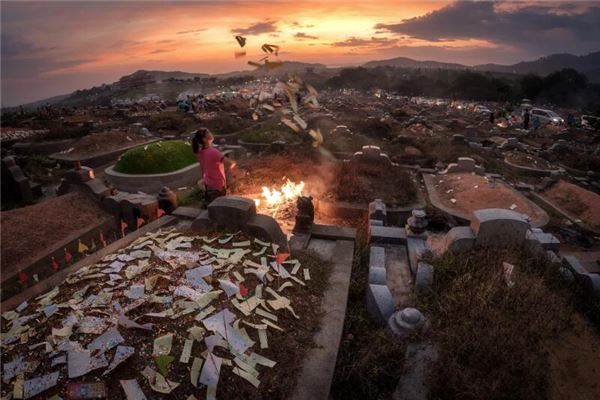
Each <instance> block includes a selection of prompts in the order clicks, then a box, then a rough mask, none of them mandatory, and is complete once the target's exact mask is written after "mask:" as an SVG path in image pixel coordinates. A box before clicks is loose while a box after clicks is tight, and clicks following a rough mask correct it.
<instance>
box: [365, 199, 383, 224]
mask: <svg viewBox="0 0 600 400" xmlns="http://www.w3.org/2000/svg"><path fill="white" fill-rule="evenodd" d="M386 218H387V211H386V207H385V203H384V202H383V200H381V199H375V201H372V202H370V203H369V219H370V220H377V221H381V222H382V223H383V224H385V222H386Z"/></svg>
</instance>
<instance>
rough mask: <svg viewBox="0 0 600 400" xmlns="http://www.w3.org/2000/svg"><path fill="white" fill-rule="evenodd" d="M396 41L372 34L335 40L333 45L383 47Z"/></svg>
mask: <svg viewBox="0 0 600 400" xmlns="http://www.w3.org/2000/svg"><path fill="white" fill-rule="evenodd" d="M395 42H396V41H395V40H392V39H389V38H386V37H383V38H376V37H374V36H372V37H371V38H358V37H355V36H352V37H349V38H348V39H346V40H344V41H341V42H333V43H331V46H332V47H382V46H390V45H392V44H394V43H395Z"/></svg>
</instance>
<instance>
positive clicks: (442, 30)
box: [374, 1, 600, 53]
mask: <svg viewBox="0 0 600 400" xmlns="http://www.w3.org/2000/svg"><path fill="white" fill-rule="evenodd" d="M500 5H503V4H500ZM565 6H566V4H560V5H559V4H555V5H553V4H547V5H531V6H520V5H519V6H518V7H512V8H509V9H505V8H503V7H499V5H498V4H497V3H494V2H487V1H481V2H464V1H459V2H456V3H453V4H451V5H449V6H446V7H444V8H442V9H440V10H437V11H433V12H431V13H428V14H425V15H423V16H421V17H416V18H411V19H405V20H403V21H402V22H400V23H396V24H376V25H375V27H374V28H375V29H378V30H386V31H388V32H391V33H395V34H404V35H408V36H411V37H413V38H418V39H423V40H429V41H442V40H459V39H484V40H488V41H490V42H493V43H496V44H502V45H508V46H514V47H520V48H522V49H530V50H531V49H540V50H541V51H540V52H541V53H545V52H547V51H550V52H554V53H557V52H561V51H593V50H594V49H596V50H597V48H598V47H600V7H597V6H593V5H591V6H587V7H585V9H583V10H580V11H578V12H577V13H564V12H562V13H561V12H559V11H560V10H562V11H564V10H565V9H566V8H565Z"/></svg>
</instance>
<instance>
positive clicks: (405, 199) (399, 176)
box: [327, 162, 417, 206]
mask: <svg viewBox="0 0 600 400" xmlns="http://www.w3.org/2000/svg"><path fill="white" fill-rule="evenodd" d="M335 172H336V174H335V180H334V183H333V185H332V187H331V191H330V192H329V193H328V194H327V197H329V198H332V199H334V200H337V201H346V202H350V203H358V204H368V203H370V202H372V201H373V200H375V199H382V200H383V201H384V202H385V203H386V204H389V205H395V206H404V205H407V204H410V203H412V202H413V201H414V200H415V199H416V196H417V189H416V185H415V183H414V181H413V177H412V176H411V175H409V174H408V173H407V172H406V171H405V170H403V169H400V168H394V167H391V166H389V165H385V164H379V165H376V164H370V163H369V164H367V163H358V164H355V163H349V162H345V163H340V164H339V165H337V166H336V170H335Z"/></svg>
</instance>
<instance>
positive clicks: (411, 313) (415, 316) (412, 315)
mask: <svg viewBox="0 0 600 400" xmlns="http://www.w3.org/2000/svg"><path fill="white" fill-rule="evenodd" d="M426 321H427V319H426V318H425V316H424V315H423V313H422V312H421V311H419V310H417V309H416V308H411V307H408V308H405V309H403V310H400V311H396V312H395V313H393V314H392V315H391V316H390V317H389V319H388V328H389V329H390V330H391V331H392V333H393V334H394V335H396V336H400V337H405V336H408V335H410V334H411V333H414V332H417V331H419V330H420V329H422V328H423V327H424V326H425V322H426Z"/></svg>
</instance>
